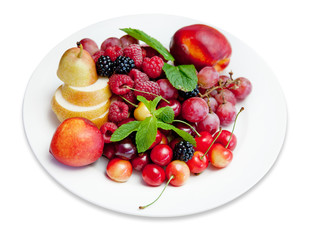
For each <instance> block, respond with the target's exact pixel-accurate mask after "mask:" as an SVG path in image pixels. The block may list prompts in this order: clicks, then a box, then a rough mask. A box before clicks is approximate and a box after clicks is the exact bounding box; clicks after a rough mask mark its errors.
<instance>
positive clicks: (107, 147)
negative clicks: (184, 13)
mask: <svg viewBox="0 0 310 240" xmlns="http://www.w3.org/2000/svg"><path fill="white" fill-rule="evenodd" d="M102 155H103V156H105V157H106V158H107V159H109V160H111V159H112V158H114V156H115V147H114V143H107V144H104V148H103V154H102Z"/></svg>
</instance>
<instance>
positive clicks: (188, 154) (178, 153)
mask: <svg viewBox="0 0 310 240" xmlns="http://www.w3.org/2000/svg"><path fill="white" fill-rule="evenodd" d="M194 152H195V150H194V147H193V145H192V144H191V143H189V142H187V141H181V142H178V143H177V144H176V145H175V146H174V148H173V159H174V160H181V161H184V162H187V161H188V160H190V159H191V158H192V157H193V156H194Z"/></svg>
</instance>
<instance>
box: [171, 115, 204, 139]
mask: <svg viewBox="0 0 310 240" xmlns="http://www.w3.org/2000/svg"><path fill="white" fill-rule="evenodd" d="M173 122H180V123H184V124H185V125H187V126H189V127H190V128H191V129H192V130H193V131H194V132H195V133H196V134H197V136H198V137H201V135H200V133H199V132H197V130H196V129H195V128H194V127H193V126H192V125H190V124H189V123H187V122H184V121H182V120H177V119H176V120H173Z"/></svg>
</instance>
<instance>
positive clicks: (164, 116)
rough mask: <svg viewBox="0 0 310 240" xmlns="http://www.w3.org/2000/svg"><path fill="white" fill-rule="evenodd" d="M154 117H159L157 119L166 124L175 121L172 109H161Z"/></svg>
mask: <svg viewBox="0 0 310 240" xmlns="http://www.w3.org/2000/svg"><path fill="white" fill-rule="evenodd" d="M154 115H155V117H157V119H159V120H161V121H163V122H165V123H172V122H173V120H174V111H173V110H172V108H171V107H162V108H159V109H157V110H156V111H155V112H154Z"/></svg>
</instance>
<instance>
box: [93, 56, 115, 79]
mask: <svg viewBox="0 0 310 240" xmlns="http://www.w3.org/2000/svg"><path fill="white" fill-rule="evenodd" d="M114 68H115V67H114V63H113V61H112V60H111V59H110V57H109V56H101V57H99V58H98V60H97V63H96V69H97V73H98V75H99V76H102V77H111V76H112V74H113V73H114Z"/></svg>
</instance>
